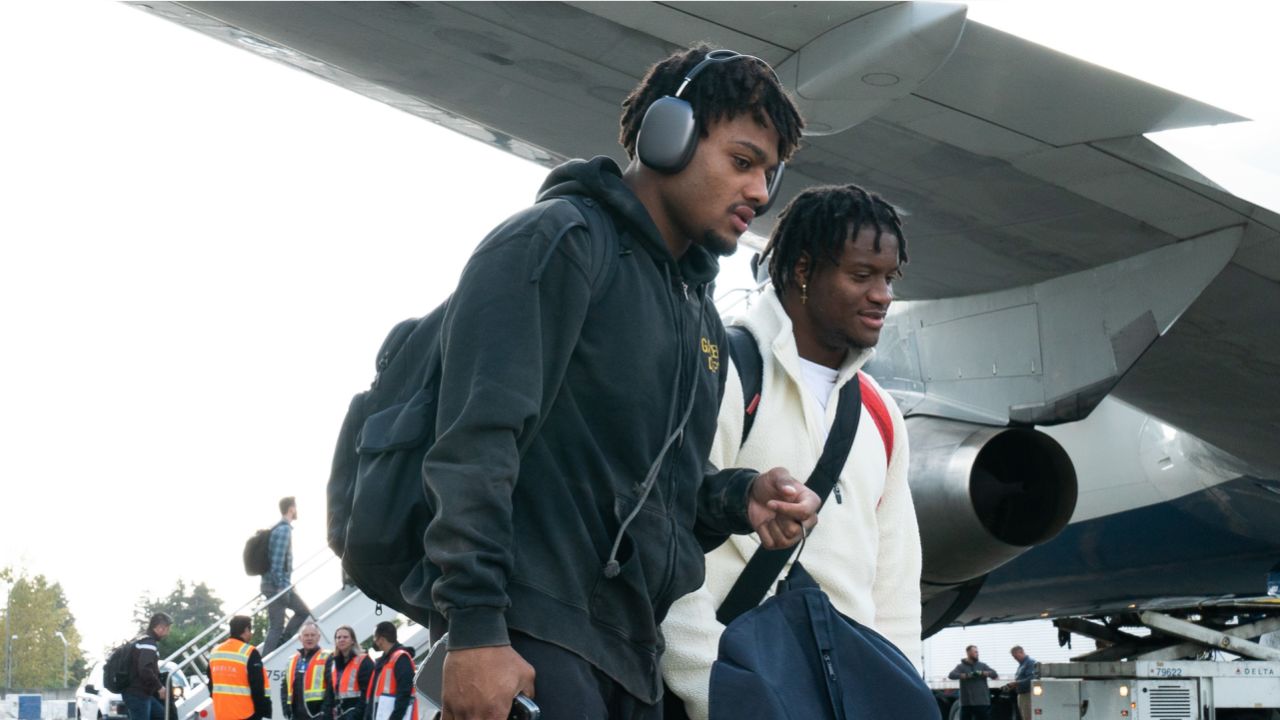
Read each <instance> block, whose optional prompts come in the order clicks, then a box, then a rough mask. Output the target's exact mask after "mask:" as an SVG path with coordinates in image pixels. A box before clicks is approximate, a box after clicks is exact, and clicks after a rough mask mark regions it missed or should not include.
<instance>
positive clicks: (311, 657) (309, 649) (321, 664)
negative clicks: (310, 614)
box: [280, 621, 329, 720]
mask: <svg viewBox="0 0 1280 720" xmlns="http://www.w3.org/2000/svg"><path fill="white" fill-rule="evenodd" d="M298 637H299V639H300V640H302V647H300V648H298V652H296V653H294V654H293V657H292V658H290V659H289V671H288V672H286V673H285V676H284V682H283V683H281V684H280V707H281V708H283V709H284V716H285V718H286V720H308V719H309V718H314V717H319V716H320V715H321V714H322V712H321V709H322V708H323V707H324V668H325V664H326V663H327V662H328V660H329V653H328V652H325V651H324V650H322V649H321V648H320V626H319V625H316V624H315V623H314V622H311V621H307V622H306V623H304V624H303V625H302V632H301V633H299V635H298Z"/></svg>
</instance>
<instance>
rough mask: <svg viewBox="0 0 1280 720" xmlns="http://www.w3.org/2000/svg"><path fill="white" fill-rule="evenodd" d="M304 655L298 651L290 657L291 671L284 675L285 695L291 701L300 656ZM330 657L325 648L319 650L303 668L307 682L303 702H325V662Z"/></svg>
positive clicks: (303, 690)
mask: <svg viewBox="0 0 1280 720" xmlns="http://www.w3.org/2000/svg"><path fill="white" fill-rule="evenodd" d="M301 656H302V653H301V652H296V653H294V654H293V657H292V658H290V659H289V673H288V674H287V675H285V676H284V696H285V697H286V698H289V700H288V701H289V702H290V703H292V702H293V677H294V673H296V672H297V671H298V658H299V657H301ZM328 659H329V653H327V652H325V651H324V650H317V651H316V654H315V655H312V656H311V661H310V662H309V663H308V664H307V667H306V668H305V669H304V670H303V672H304V673H306V675H305V678H306V679H305V682H304V683H303V685H302V701H303V702H309V703H310V702H324V662H325V660H328Z"/></svg>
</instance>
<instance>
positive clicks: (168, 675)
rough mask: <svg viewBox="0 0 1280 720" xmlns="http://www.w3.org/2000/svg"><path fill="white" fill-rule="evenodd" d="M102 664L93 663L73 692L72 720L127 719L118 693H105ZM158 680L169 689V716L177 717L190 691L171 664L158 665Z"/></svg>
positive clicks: (122, 699)
mask: <svg viewBox="0 0 1280 720" xmlns="http://www.w3.org/2000/svg"><path fill="white" fill-rule="evenodd" d="M104 664H105V663H104V662H98V663H95V664H94V666H93V669H92V670H90V671H89V674H88V675H87V676H85V679H84V680H83V681H82V682H81V683H80V687H79V688H77V689H76V720H123V719H124V718H128V717H129V710H128V709H127V708H126V707H125V705H124V698H123V697H121V696H120V694H119V693H114V692H111V691H110V690H108V689H107V688H106V687H104V686H103V684H102V667H103V665H104ZM160 680H161V681H162V682H165V683H166V684H169V686H170V687H171V688H172V691H171V694H170V697H169V713H170V716H171V717H175V718H176V717H178V713H177V705H178V703H181V702H182V699H183V697H184V696H185V695H186V693H187V689H188V688H190V687H191V681H190V680H188V679H187V676H186V675H184V674H183V673H182V672H180V671H178V666H177V665H176V664H175V663H172V662H163V663H161V665H160Z"/></svg>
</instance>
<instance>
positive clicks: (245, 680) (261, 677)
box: [208, 615, 272, 720]
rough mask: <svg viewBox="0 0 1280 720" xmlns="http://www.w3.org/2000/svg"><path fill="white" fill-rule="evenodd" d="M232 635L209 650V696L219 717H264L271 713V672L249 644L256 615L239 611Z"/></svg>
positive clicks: (245, 719)
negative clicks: (269, 676)
mask: <svg viewBox="0 0 1280 720" xmlns="http://www.w3.org/2000/svg"><path fill="white" fill-rule="evenodd" d="M228 630H229V632H230V637H228V638H227V639H226V640H224V641H223V642H222V643H220V644H219V645H218V646H217V647H215V648H214V649H213V652H211V653H209V685H208V686H209V697H210V698H212V700H213V716H214V718H216V720H260V718H269V717H271V713H272V710H271V700H270V699H268V697H267V691H268V690H269V689H270V688H269V686H268V683H267V672H266V669H265V668H263V667H262V654H261V653H259V652H258V649H257V648H255V647H254V646H252V645H250V644H249V640H250V639H251V638H252V637H253V618H251V617H249V616H248V615H236V616H235V617H233V618H231V622H230V625H229V626H228Z"/></svg>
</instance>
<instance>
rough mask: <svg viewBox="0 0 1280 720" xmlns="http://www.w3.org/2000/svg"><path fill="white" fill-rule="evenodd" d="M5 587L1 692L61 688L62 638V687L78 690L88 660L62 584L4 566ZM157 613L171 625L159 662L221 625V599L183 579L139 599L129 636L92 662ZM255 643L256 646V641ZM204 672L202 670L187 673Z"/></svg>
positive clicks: (259, 622) (260, 624) (261, 624)
mask: <svg viewBox="0 0 1280 720" xmlns="http://www.w3.org/2000/svg"><path fill="white" fill-rule="evenodd" d="M4 587H7V588H8V593H7V597H8V602H7V603H6V604H5V606H4V607H3V608H2V609H0V627H7V628H8V631H9V633H8V636H7V641H6V637H0V684H4V685H3V687H4V690H5V691H6V692H7V691H9V690H11V689H22V690H43V689H53V688H61V687H62V683H63V650H64V646H63V641H62V638H66V646H65V650H66V663H67V685H68V687H76V686H77V685H79V683H80V681H81V680H83V679H84V678H85V676H87V675H88V674H89V671H90V669H91V665H90V658H89V657H88V655H87V654H86V652H85V649H84V647H83V640H82V638H81V636H80V632H79V631H78V630H77V629H76V620H75V616H74V615H73V614H72V612H71V608H70V606H69V604H68V602H67V598H66V594H65V593H64V592H63V590H62V585H61V584H59V583H58V582H55V581H52V580H50V579H49V578H47V577H45V576H44V575H41V574H37V575H30V574H28V573H27V572H26V571H25V570H22V569H18V568H13V567H7V568H4V569H2V570H0V589H3V588H4ZM157 612H165V613H168V614H169V615H170V616H171V617H172V618H173V621H174V622H173V627H172V629H171V630H170V633H169V637H167V638H165V639H164V641H162V642H161V643H160V647H159V650H160V657H162V658H164V657H168V656H169V655H171V654H172V653H173V652H174V651H176V650H178V649H179V648H181V647H182V646H183V645H185V644H186V643H187V642H188V641H189V640H191V639H192V638H194V637H195V636H196V635H198V634H199V633H200V632H201V631H203V630H204V629H205V628H207V627H208V626H210V625H212V624H213V623H215V622H217V621H218V620H220V619H221V618H222V615H223V610H222V600H221V599H220V598H219V597H218V596H217V595H215V594H214V592H213V591H212V590H210V589H209V586H208V585H206V584H205V583H203V582H200V583H196V582H186V581H183V580H178V581H177V583H176V585H175V586H174V588H173V590H172V591H170V592H169V593H168V594H165V595H161V596H157V597H147V596H142V597H139V598H138V600H137V601H136V602H135V604H134V612H133V621H134V622H133V624H134V625H135V627H134V628H133V635H131V636H130V637H127V638H119V639H118V640H117V641H116V642H113V643H112V644H111V645H110V646H108V647H105V648H102V649H101V652H99V653H96V657H97V658H98V659H103V658H105V657H106V656H107V655H108V654H109V653H110V652H111V649H112V648H113V647H115V646H116V645H118V644H120V643H123V642H127V641H128V640H131V639H133V638H135V637H138V636H140V635H142V634H144V633H145V632H146V629H147V620H148V619H149V618H150V617H151V616H152V615H153V614H155V613H157ZM260 615H261V617H255V618H254V630H255V633H257V634H261V633H263V632H264V631H265V629H266V624H267V623H266V614H265V613H260ZM6 623H7V625H6ZM58 633H61V634H62V638H60V637H58ZM254 639H255V641H256V642H261V638H259V637H255V638H254ZM10 654H11V655H12V659H11V661H10ZM10 662H11V664H10ZM203 670H204V668H203V665H202V666H201V667H199V668H194V669H189V670H188V671H187V672H188V673H191V672H202V671H203ZM10 676H11V677H12V681H11V682H9V678H10Z"/></svg>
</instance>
